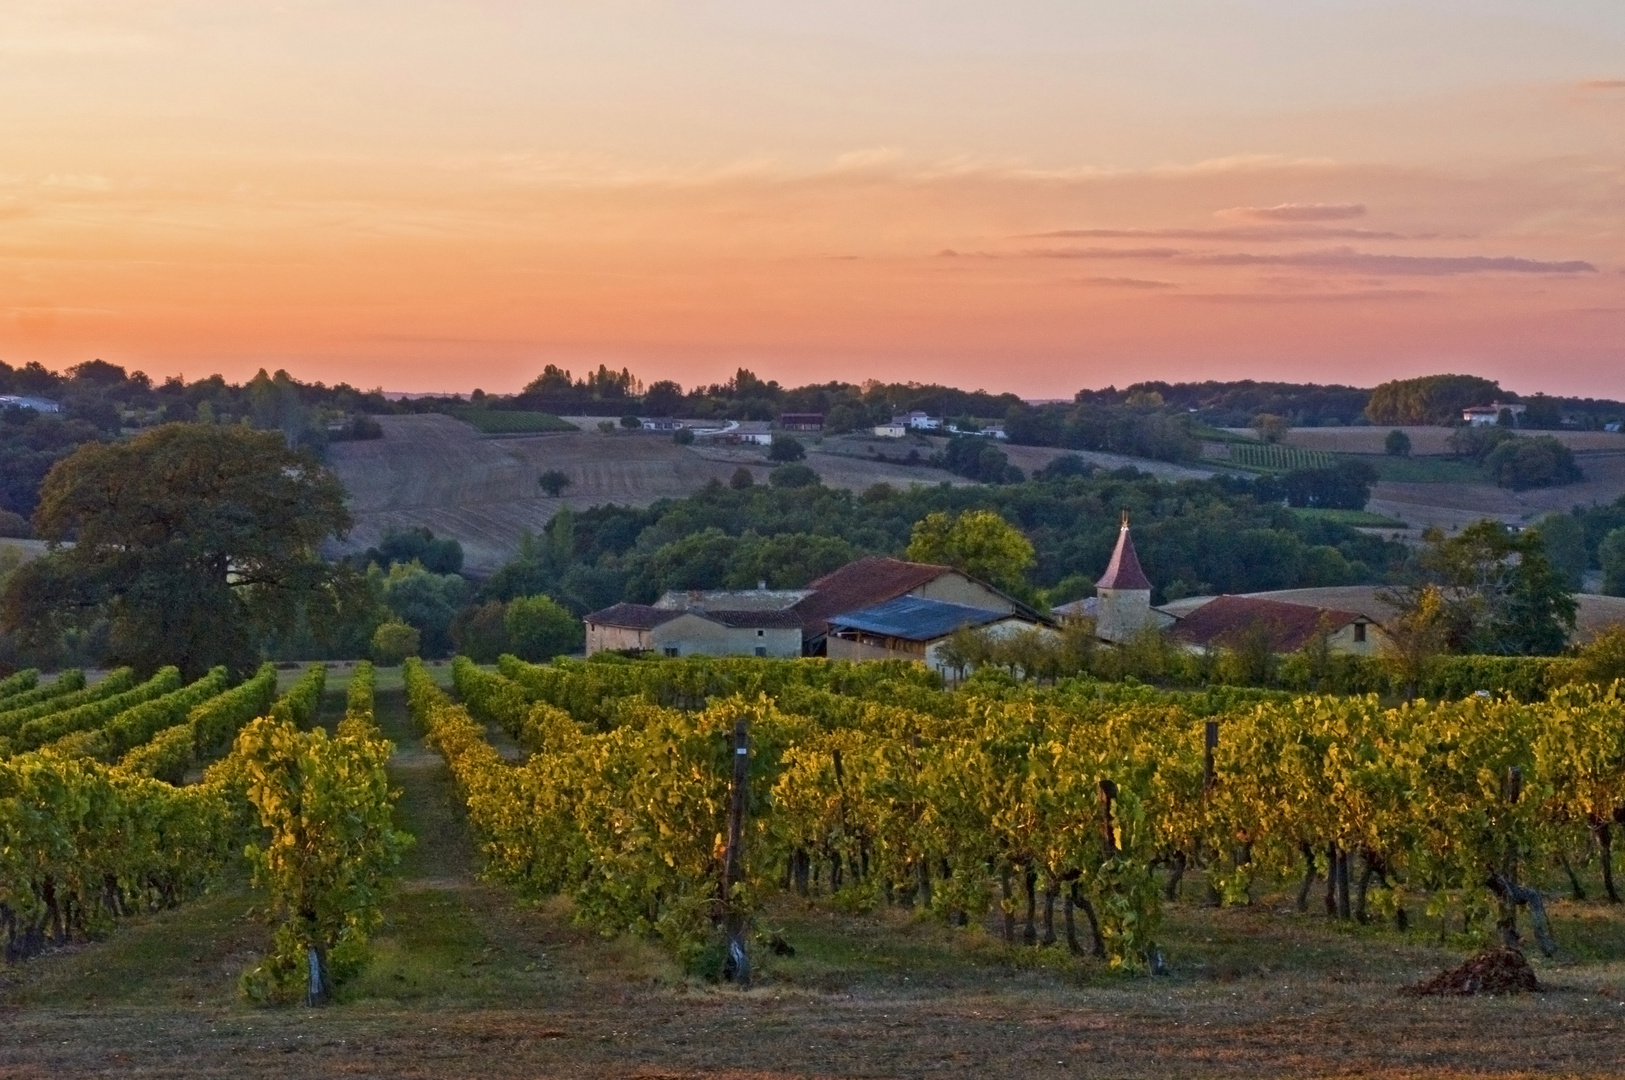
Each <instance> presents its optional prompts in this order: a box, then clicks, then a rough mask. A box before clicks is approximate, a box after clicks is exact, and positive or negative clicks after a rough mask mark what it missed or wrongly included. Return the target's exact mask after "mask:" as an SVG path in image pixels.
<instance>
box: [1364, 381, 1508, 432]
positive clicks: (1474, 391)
mask: <svg viewBox="0 0 1625 1080" xmlns="http://www.w3.org/2000/svg"><path fill="white" fill-rule="evenodd" d="M1505 397H1506V394H1505V393H1504V392H1503V391H1502V390H1501V387H1500V385H1499V384H1497V383H1494V382H1491V381H1490V380H1489V379H1481V378H1479V377H1478V376H1476V375H1425V376H1423V377H1421V378H1418V379H1396V380H1394V381H1393V382H1386V383H1383V384H1382V385H1381V386H1379V387H1377V388H1376V389H1375V390H1373V391H1371V399H1370V400H1369V401H1368V402H1367V403H1366V407H1365V415H1366V419H1368V420H1370V421H1371V422H1372V423H1373V424H1450V423H1456V422H1458V421H1459V419H1460V417H1461V411H1462V410H1463V409H1468V408H1471V407H1473V406H1474V405H1488V404H1489V403H1490V402H1492V401H1496V400H1500V399H1504V398H1505Z"/></svg>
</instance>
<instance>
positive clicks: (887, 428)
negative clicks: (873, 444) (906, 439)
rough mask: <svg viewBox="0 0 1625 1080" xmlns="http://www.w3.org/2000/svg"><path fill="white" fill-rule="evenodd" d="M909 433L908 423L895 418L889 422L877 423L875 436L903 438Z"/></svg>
mask: <svg viewBox="0 0 1625 1080" xmlns="http://www.w3.org/2000/svg"><path fill="white" fill-rule="evenodd" d="M907 434H908V425H907V424H899V423H898V422H897V421H896V420H893V421H892V422H891V423H889V424H876V425H875V436H876V437H877V438H881V439H901V438H902V437H903V436H904V435H907Z"/></svg>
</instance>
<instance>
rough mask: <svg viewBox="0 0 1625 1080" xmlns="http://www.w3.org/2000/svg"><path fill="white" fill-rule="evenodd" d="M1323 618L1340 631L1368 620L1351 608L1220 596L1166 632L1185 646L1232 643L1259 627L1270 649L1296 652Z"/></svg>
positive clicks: (1310, 638) (1328, 626)
mask: <svg viewBox="0 0 1625 1080" xmlns="http://www.w3.org/2000/svg"><path fill="white" fill-rule="evenodd" d="M1323 620H1324V623H1325V626H1326V629H1327V630H1333V631H1335V630H1340V629H1342V628H1343V627H1345V626H1347V625H1348V624H1349V623H1352V622H1369V621H1370V620H1369V619H1367V618H1366V617H1365V616H1364V615H1359V614H1356V613H1355V612H1352V611H1335V610H1333V609H1331V608H1319V607H1310V606H1308V605H1306V604H1283V603H1281V602H1280V601H1279V600H1264V599H1261V598H1259V597H1253V596H1221V597H1219V598H1218V599H1216V600H1211V601H1209V602H1208V603H1206V604H1203V605H1202V606H1201V607H1199V608H1197V609H1196V610H1195V611H1193V612H1191V613H1190V614H1189V615H1187V616H1185V617H1184V618H1183V619H1180V620H1179V621H1178V622H1177V623H1175V624H1174V625H1173V627H1172V628H1171V629H1170V630H1169V631H1168V636H1169V637H1170V638H1172V639H1173V640H1174V641H1177V642H1180V643H1182V644H1185V645H1200V646H1204V647H1211V646H1215V645H1217V646H1235V645H1237V644H1239V643H1240V639H1241V638H1242V636H1243V635H1245V634H1247V633H1248V632H1249V631H1251V630H1253V629H1255V628H1262V629H1263V630H1264V631H1265V632H1266V633H1267V634H1268V635H1269V640H1270V651H1271V652H1277V653H1288V652H1296V651H1297V650H1299V649H1301V648H1303V647H1304V646H1305V645H1307V644H1308V643H1309V642H1310V641H1312V640H1314V637H1315V635H1316V634H1318V633H1320V629H1321V625H1322V621H1323Z"/></svg>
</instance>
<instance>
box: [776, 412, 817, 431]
mask: <svg viewBox="0 0 1625 1080" xmlns="http://www.w3.org/2000/svg"><path fill="white" fill-rule="evenodd" d="M779 427H781V428H783V429H784V430H785V431H823V430H824V414H823V413H821V412H787V413H783V414H781V415H780V416H779Z"/></svg>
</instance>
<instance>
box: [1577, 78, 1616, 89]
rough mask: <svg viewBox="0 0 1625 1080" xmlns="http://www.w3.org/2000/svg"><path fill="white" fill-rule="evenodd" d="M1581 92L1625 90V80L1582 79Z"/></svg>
mask: <svg viewBox="0 0 1625 1080" xmlns="http://www.w3.org/2000/svg"><path fill="white" fill-rule="evenodd" d="M1580 89H1581V90H1625V79H1582V80H1581V81H1580Z"/></svg>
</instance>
